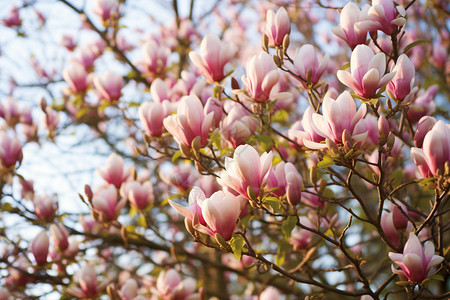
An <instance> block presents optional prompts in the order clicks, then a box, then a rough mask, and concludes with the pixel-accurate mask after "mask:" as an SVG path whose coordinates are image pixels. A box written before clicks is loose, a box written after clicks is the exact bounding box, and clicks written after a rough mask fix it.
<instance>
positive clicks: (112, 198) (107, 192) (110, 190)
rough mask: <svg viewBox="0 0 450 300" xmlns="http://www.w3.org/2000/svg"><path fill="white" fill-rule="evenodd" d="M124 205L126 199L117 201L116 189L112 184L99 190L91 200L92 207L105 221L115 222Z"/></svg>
mask: <svg viewBox="0 0 450 300" xmlns="http://www.w3.org/2000/svg"><path fill="white" fill-rule="evenodd" d="M125 204H126V199H121V200H120V201H119V200H118V197H117V190H116V187H115V186H114V185H112V184H110V185H108V186H107V187H102V188H100V189H99V190H98V191H97V192H96V193H95V194H94V197H93V198H92V207H93V208H94V210H95V211H96V212H97V213H99V214H101V215H102V216H104V217H105V218H106V220H107V221H112V220H115V219H116V217H117V214H118V213H119V212H120V210H121V209H122V208H123V207H124V206H125Z"/></svg>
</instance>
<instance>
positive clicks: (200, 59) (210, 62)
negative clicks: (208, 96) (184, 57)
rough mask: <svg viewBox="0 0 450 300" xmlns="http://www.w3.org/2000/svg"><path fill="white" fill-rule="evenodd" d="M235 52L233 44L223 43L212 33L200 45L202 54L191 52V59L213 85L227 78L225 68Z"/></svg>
mask: <svg viewBox="0 0 450 300" xmlns="http://www.w3.org/2000/svg"><path fill="white" fill-rule="evenodd" d="M235 52H236V49H235V47H234V45H233V44H226V43H222V42H221V41H220V40H219V38H218V37H217V36H216V35H214V34H212V33H210V34H208V35H206V36H205V38H204V39H203V40H202V43H201V44H200V54H198V53H197V52H194V51H191V52H190V53H189V58H190V59H191V60H192V62H193V63H194V64H195V66H196V67H197V68H198V69H199V70H200V73H202V75H203V76H205V78H206V80H207V81H208V82H210V83H213V82H219V81H221V80H222V79H223V78H225V74H224V67H225V65H226V64H227V63H228V62H229V61H230V60H231V59H232V58H233V56H234V54H235Z"/></svg>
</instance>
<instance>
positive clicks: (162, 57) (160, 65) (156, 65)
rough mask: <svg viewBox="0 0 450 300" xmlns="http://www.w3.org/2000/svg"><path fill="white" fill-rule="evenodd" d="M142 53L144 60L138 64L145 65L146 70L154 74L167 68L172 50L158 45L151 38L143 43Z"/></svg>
mask: <svg viewBox="0 0 450 300" xmlns="http://www.w3.org/2000/svg"><path fill="white" fill-rule="evenodd" d="M142 54H143V56H144V60H143V61H141V62H138V64H139V65H141V66H143V67H144V69H145V70H144V72H146V73H149V74H150V75H152V74H159V73H161V72H162V71H163V70H164V69H165V68H166V65H167V60H168V58H169V56H170V54H171V52H170V49H169V48H167V47H165V46H161V45H158V44H157V43H156V42H155V41H153V40H151V41H147V42H146V43H145V44H144V45H142Z"/></svg>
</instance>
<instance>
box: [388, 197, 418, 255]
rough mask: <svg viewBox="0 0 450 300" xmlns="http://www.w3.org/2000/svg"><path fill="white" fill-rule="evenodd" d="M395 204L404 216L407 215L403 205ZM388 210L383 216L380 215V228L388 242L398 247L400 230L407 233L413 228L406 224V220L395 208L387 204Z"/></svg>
mask: <svg viewBox="0 0 450 300" xmlns="http://www.w3.org/2000/svg"><path fill="white" fill-rule="evenodd" d="M396 203H397V205H399V206H400V207H401V208H402V210H403V212H405V213H406V214H407V213H408V209H407V208H406V206H405V205H404V204H403V203H401V202H398V201H397V202H396ZM388 210H389V211H383V214H382V215H381V228H382V229H383V232H384V234H385V235H386V237H387V238H388V240H389V241H390V242H391V243H392V244H394V246H396V247H398V246H399V244H400V238H401V235H400V234H401V232H402V231H401V230H405V229H407V232H408V231H411V230H412V229H413V228H412V225H411V224H410V223H409V222H408V218H407V217H406V216H405V215H403V213H402V212H401V211H400V209H399V208H398V207H397V206H395V205H394V204H392V203H389V205H388Z"/></svg>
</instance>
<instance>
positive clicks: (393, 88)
mask: <svg viewBox="0 0 450 300" xmlns="http://www.w3.org/2000/svg"><path fill="white" fill-rule="evenodd" d="M391 72H394V73H395V75H394V77H393V78H392V79H391V81H389V83H388V85H387V90H388V91H389V92H390V93H391V94H392V95H393V97H394V98H395V100H396V101H399V102H401V101H403V100H404V99H405V98H407V97H408V96H409V95H410V94H411V93H412V92H413V91H414V90H413V86H414V75H415V69H414V64H413V63H412V62H411V60H410V59H409V58H408V56H406V55H405V54H402V55H400V56H399V57H398V59H397V63H396V64H395V66H393V67H392V68H391Z"/></svg>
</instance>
